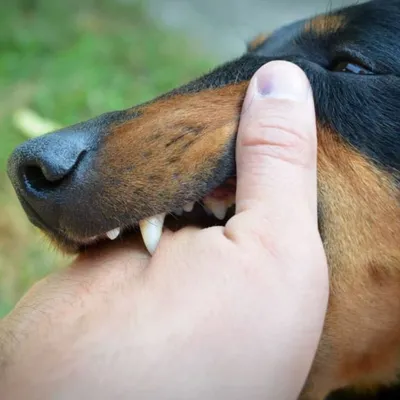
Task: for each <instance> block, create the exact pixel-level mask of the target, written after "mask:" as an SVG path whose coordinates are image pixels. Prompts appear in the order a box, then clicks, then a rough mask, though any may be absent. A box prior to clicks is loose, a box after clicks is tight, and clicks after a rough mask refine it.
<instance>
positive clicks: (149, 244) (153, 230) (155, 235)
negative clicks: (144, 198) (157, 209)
mask: <svg viewBox="0 0 400 400" xmlns="http://www.w3.org/2000/svg"><path fill="white" fill-rule="evenodd" d="M165 215H166V214H165V213H163V214H158V215H155V216H154V217H151V218H147V219H142V220H141V221H140V222H139V226H140V232H141V233H142V237H143V242H144V244H145V246H146V248H147V250H148V251H149V253H150V254H151V255H153V254H154V253H155V251H156V249H157V246H158V243H159V242H160V239H161V234H162V229H163V225H164V219H165Z"/></svg>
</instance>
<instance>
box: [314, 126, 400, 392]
mask: <svg viewBox="0 0 400 400" xmlns="http://www.w3.org/2000/svg"><path fill="white" fill-rule="evenodd" d="M318 166H319V170H318V173H319V179H318V181H319V202H320V204H321V206H322V207H321V208H322V218H323V221H324V226H323V228H322V234H323V236H324V241H325V249H326V252H327V256H328V261H329V267H330V276H331V297H330V303H329V311H328V315H327V319H326V326H325V330H324V335H323V338H322V341H321V344H320V348H319V351H318V354H317V358H316V360H315V364H314V367H313V370H312V372H311V375H310V381H309V384H308V388H307V389H308V390H307V392H308V394H309V396H310V397H309V398H311V399H323V398H324V397H325V395H327V394H328V393H329V392H330V391H331V390H332V389H336V388H338V387H344V386H348V385H356V386H359V387H361V388H363V387H366V388H368V387H373V386H374V385H376V384H382V383H389V382H393V381H394V380H395V375H396V372H398V371H399V366H400V363H399V361H400V357H399V356H400V295H399V294H400V246H399V239H400V224H399V221H400V204H399V194H398V190H397V189H396V188H395V186H394V183H393V182H392V181H391V179H390V177H389V176H388V175H387V174H385V173H384V172H382V171H380V170H378V169H377V168H376V167H375V166H373V165H372V164H371V163H370V162H369V161H367V160H366V159H365V158H363V156H361V155H360V154H359V153H357V152H356V151H355V150H353V149H351V148H349V147H348V146H347V145H345V144H344V143H342V142H341V141H340V139H339V137H338V135H337V134H335V133H334V132H326V131H324V130H322V129H319V152H318Z"/></svg>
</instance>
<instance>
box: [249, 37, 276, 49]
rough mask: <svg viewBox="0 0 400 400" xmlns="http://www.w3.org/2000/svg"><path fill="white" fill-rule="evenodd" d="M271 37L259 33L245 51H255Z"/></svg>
mask: <svg viewBox="0 0 400 400" xmlns="http://www.w3.org/2000/svg"><path fill="white" fill-rule="evenodd" d="M270 36H271V35H270V34H269V33H261V34H260V35H257V36H256V37H255V38H254V39H253V40H252V41H250V42H249V44H248V45H247V49H248V50H249V51H253V50H256V49H257V48H258V47H259V46H261V45H262V44H263V43H264V42H265V41H266V40H267V39H268V38H269V37H270Z"/></svg>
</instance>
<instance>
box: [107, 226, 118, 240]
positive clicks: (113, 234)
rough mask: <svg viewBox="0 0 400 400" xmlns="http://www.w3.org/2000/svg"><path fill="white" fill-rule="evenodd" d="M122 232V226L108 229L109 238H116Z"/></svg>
mask: <svg viewBox="0 0 400 400" xmlns="http://www.w3.org/2000/svg"><path fill="white" fill-rule="evenodd" d="M120 233H121V228H115V229H111V231H108V232H107V233H106V235H107V236H108V238H109V239H111V240H114V239H116V238H117V237H118V236H119V234H120Z"/></svg>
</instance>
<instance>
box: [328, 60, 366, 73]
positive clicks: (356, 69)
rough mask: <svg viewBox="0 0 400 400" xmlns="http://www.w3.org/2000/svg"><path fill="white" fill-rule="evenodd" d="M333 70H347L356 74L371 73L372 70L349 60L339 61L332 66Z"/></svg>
mask: <svg viewBox="0 0 400 400" xmlns="http://www.w3.org/2000/svg"><path fill="white" fill-rule="evenodd" d="M332 71H334V72H347V73H350V74H356V75H371V74H373V72H372V71H371V70H370V69H368V68H367V67H364V66H362V65H360V64H357V63H355V62H351V61H339V62H337V63H334V65H333V67H332Z"/></svg>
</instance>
